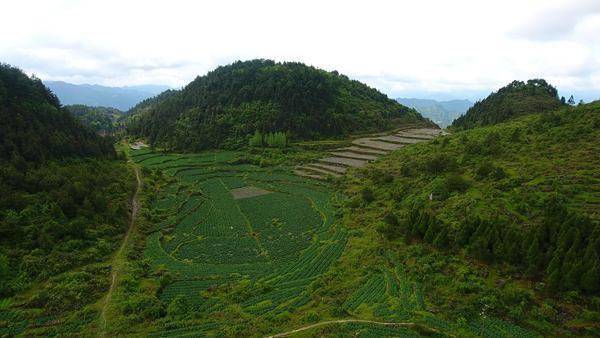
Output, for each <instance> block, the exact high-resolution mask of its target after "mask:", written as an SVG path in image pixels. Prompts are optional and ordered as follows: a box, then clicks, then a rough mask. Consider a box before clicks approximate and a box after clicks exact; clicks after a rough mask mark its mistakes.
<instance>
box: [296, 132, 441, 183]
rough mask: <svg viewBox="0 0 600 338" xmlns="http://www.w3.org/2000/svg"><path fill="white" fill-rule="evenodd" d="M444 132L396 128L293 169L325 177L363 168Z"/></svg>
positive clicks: (321, 177)
mask: <svg viewBox="0 0 600 338" xmlns="http://www.w3.org/2000/svg"><path fill="white" fill-rule="evenodd" d="M443 133H444V132H443V131H442V130H440V129H433V128H410V129H402V130H397V131H395V132H393V133H391V134H377V135H371V136H367V137H361V138H358V139H356V140H354V141H352V146H350V147H345V148H338V149H334V150H332V151H331V154H330V155H331V156H328V157H324V158H322V159H320V160H319V161H318V162H315V163H309V164H306V165H302V166H298V167H297V168H296V169H295V170H294V173H295V174H296V175H298V176H302V177H307V178H314V179H319V180H325V179H326V178H327V177H329V176H333V177H339V176H341V175H343V174H344V173H345V172H346V171H347V170H348V169H350V168H361V167H364V166H365V165H367V163H369V162H370V161H373V160H376V159H377V158H379V157H380V156H382V155H385V154H388V153H390V152H391V151H394V150H397V149H400V148H402V147H403V146H406V145H410V144H415V143H419V142H423V141H429V140H432V139H433V138H435V137H436V136H438V135H442V134H443Z"/></svg>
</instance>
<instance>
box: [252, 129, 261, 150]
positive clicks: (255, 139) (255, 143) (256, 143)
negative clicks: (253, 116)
mask: <svg viewBox="0 0 600 338" xmlns="http://www.w3.org/2000/svg"><path fill="white" fill-rule="evenodd" d="M249 144H250V146H251V147H262V145H263V136H262V134H261V133H260V131H258V130H257V131H255V132H254V135H253V136H252V137H250V141H249Z"/></svg>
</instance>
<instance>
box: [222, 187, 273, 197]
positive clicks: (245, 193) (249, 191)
mask: <svg viewBox="0 0 600 338" xmlns="http://www.w3.org/2000/svg"><path fill="white" fill-rule="evenodd" d="M230 192H231V195H232V196H233V199H234V200H239V199H242V198H250V197H256V196H262V195H266V194H270V193H271V192H272V191H269V190H265V189H261V188H257V187H252V186H248V187H243V188H236V189H231V190H230Z"/></svg>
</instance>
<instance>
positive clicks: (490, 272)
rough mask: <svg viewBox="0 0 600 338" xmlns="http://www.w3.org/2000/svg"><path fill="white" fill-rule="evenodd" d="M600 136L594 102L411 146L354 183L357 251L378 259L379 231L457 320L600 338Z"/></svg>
mask: <svg viewBox="0 0 600 338" xmlns="http://www.w3.org/2000/svg"><path fill="white" fill-rule="evenodd" d="M598 139H600V103H592V104H588V105H583V106H579V107H577V108H572V107H564V108H561V109H559V110H557V111H555V112H547V113H541V114H532V115H528V116H523V117H520V118H517V119H515V120H513V121H510V122H507V123H501V124H497V125H494V126H488V127H481V128H474V129H471V130H468V131H463V132H457V133H455V134H453V135H450V136H445V137H443V138H440V139H437V140H435V141H433V142H430V143H424V144H423V143H422V144H418V145H414V146H411V147H406V148H403V149H401V150H399V151H397V152H395V153H393V154H392V155H390V156H389V157H386V158H384V159H382V160H381V161H378V162H377V163H376V164H374V165H373V166H371V167H369V168H367V169H364V170H361V171H357V172H355V173H354V175H353V177H351V178H349V179H348V180H347V181H346V182H345V183H343V191H344V192H345V193H346V194H347V195H348V196H349V202H348V203H347V205H346V209H345V210H346V211H345V215H346V216H345V217H346V219H347V220H348V224H349V226H350V228H351V229H352V228H355V229H361V231H362V237H363V239H362V240H360V241H359V242H358V243H360V245H358V244H357V245H355V247H358V248H362V249H361V250H363V254H362V255H360V256H361V257H363V259H365V260H367V259H369V258H368V257H372V258H371V260H373V261H375V260H376V257H377V255H376V254H374V253H375V252H376V248H375V247H374V246H368V245H367V243H374V242H378V241H381V240H378V239H377V237H378V236H376V235H375V234H374V233H373V232H375V231H376V232H378V233H379V234H380V235H379V236H380V237H381V238H385V240H383V242H381V244H380V245H379V246H381V247H382V249H379V250H380V251H381V250H383V249H386V250H392V251H395V252H396V253H397V254H399V257H400V260H401V262H402V264H403V265H404V268H405V269H406V270H407V271H410V272H411V273H413V274H414V276H415V278H419V279H421V280H422V281H423V283H424V287H425V289H426V290H428V291H427V295H428V297H429V300H430V302H431V304H432V305H431V306H432V307H433V308H436V309H437V311H441V312H442V313H447V315H448V316H450V317H454V318H459V317H465V318H469V317H470V316H473V315H474V314H475V313H478V312H480V311H486V312H487V313H490V314H495V315H498V316H502V317H508V318H510V319H511V320H513V321H516V322H519V323H523V324H525V325H528V326H531V327H533V328H535V329H536V330H538V331H540V332H546V334H551V335H554V334H557V333H559V332H563V331H562V330H565V329H568V330H571V333H573V332H578V333H583V332H587V334H591V333H592V332H595V334H597V333H598V327H597V326H595V324H594V323H597V322H598V321H597V319H598V316H599V313H598V311H599V310H600V309H599V308H598V304H599V303H598V299H599V298H598V295H599V293H600V258H599V257H600V212H599V211H600V208H599V206H600V180H599V178H598V168H600V157H598V154H599V153H600V146H599V143H598ZM369 234H371V235H369ZM369 238H370V239H369ZM357 241H358V239H357ZM350 243H352V241H351V242H350ZM349 250H352V249H351V248H349ZM357 255H359V254H357ZM351 264H352V261H351V260H349V261H348V262H347V263H346V265H345V266H344V267H342V268H340V269H339V270H338V272H339V273H340V274H342V273H343V272H344V271H347V270H349V269H350V265H351ZM424 264H425V265H424ZM366 265H367V266H368V265H369V264H366ZM354 274H360V272H355V273H354ZM348 275H352V273H348V272H346V275H341V277H340V278H351V277H350V276H348ZM467 277H468V278H467ZM333 284H334V285H335V283H333ZM594 311H595V312H594ZM558 313H563V315H558ZM554 330H558V331H554Z"/></svg>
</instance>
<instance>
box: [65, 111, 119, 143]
mask: <svg viewBox="0 0 600 338" xmlns="http://www.w3.org/2000/svg"><path fill="white" fill-rule="evenodd" d="M65 109H67V110H68V111H69V112H71V114H73V116H75V118H77V119H78V120H79V121H81V123H83V124H84V125H85V126H86V127H88V128H90V129H92V130H93V131H95V132H96V133H99V134H103V135H106V134H112V133H114V132H115V131H116V129H117V121H118V120H120V119H121V118H122V117H123V115H124V113H123V112H122V111H120V110H118V109H116V108H109V107H90V106H86V105H82V104H75V105H70V106H65Z"/></svg>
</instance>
